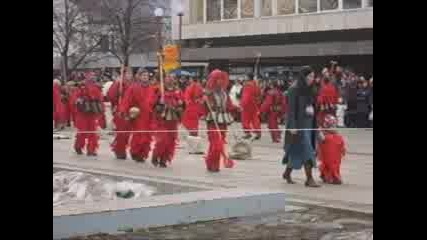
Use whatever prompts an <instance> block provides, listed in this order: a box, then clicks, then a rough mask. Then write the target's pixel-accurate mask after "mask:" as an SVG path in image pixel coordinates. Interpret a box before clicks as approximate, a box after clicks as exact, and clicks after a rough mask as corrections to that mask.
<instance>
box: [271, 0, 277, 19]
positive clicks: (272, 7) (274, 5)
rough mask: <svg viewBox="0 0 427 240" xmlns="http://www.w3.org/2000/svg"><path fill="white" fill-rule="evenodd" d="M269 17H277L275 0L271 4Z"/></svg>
mask: <svg viewBox="0 0 427 240" xmlns="http://www.w3.org/2000/svg"><path fill="white" fill-rule="evenodd" d="M271 16H277V0H272V2H271Z"/></svg>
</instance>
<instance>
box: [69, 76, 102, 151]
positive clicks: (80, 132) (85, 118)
mask: <svg viewBox="0 0 427 240" xmlns="http://www.w3.org/2000/svg"><path fill="white" fill-rule="evenodd" d="M73 101H75V102H74V105H75V109H76V111H75V119H74V125H75V127H76V128H77V135H76V141H75V144H74V150H75V151H76V153H77V154H79V155H80V154H82V153H83V152H82V149H83V148H84V147H85V145H86V140H87V146H86V148H87V155H88V156H96V155H97V153H96V150H97V149H98V146H99V145H98V140H99V136H98V134H97V133H95V131H97V128H98V119H99V118H100V116H101V114H103V113H104V105H103V104H102V101H103V96H102V92H101V90H100V89H99V88H98V86H97V85H96V84H95V82H94V81H93V76H92V75H91V74H87V76H86V82H85V83H84V84H81V85H80V87H79V89H78V90H77V92H76V94H75V96H73ZM86 131H88V132H90V133H87V132H86Z"/></svg>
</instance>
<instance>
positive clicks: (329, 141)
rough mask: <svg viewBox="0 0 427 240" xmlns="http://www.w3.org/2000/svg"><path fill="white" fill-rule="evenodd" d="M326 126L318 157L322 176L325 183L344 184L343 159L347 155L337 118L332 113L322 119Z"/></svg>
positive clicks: (321, 135)
mask: <svg viewBox="0 0 427 240" xmlns="http://www.w3.org/2000/svg"><path fill="white" fill-rule="evenodd" d="M322 123H323V125H322V127H323V128H324V129H323V130H322V131H321V134H320V142H319V150H318V158H319V160H320V166H319V170H320V178H321V179H322V180H323V182H325V183H329V184H342V179H341V171H340V169H341V161H342V159H343V157H344V156H345V153H346V149H345V141H344V138H343V137H342V136H341V135H340V134H339V133H338V132H336V131H335V130H332V129H331V128H336V125H337V120H336V118H335V117H334V116H333V115H331V114H327V115H325V119H324V120H323V121H322Z"/></svg>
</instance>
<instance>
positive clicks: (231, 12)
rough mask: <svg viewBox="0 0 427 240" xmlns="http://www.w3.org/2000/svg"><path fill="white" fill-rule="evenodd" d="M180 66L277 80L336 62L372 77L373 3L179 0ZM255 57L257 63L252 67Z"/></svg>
mask: <svg viewBox="0 0 427 240" xmlns="http://www.w3.org/2000/svg"><path fill="white" fill-rule="evenodd" d="M182 6H183V12H184V16H183V17H182V24H181V26H180V25H179V18H178V17H177V16H174V17H173V20H172V24H173V28H172V36H173V38H174V39H179V31H180V30H181V36H182V41H181V42H182V45H183V50H182V59H183V61H190V62H192V61H194V62H201V61H203V62H209V63H210V64H212V65H214V66H220V67H221V68H223V69H225V70H228V71H230V73H232V74H234V75H239V74H244V73H247V72H253V71H254V70H255V71H256V72H259V73H260V74H261V75H267V76H268V75H270V76H272V75H278V74H282V73H284V72H292V71H297V70H298V67H299V66H302V65H314V66H317V67H320V66H322V65H324V64H326V63H328V62H329V61H330V60H337V61H339V62H340V63H341V64H343V65H348V66H351V67H352V68H354V70H356V71H359V72H363V73H366V74H368V73H370V72H372V58H373V0H182ZM256 56H261V57H260V62H259V65H258V67H257V69H254V68H255V64H254V62H255V61H256V60H255V59H256Z"/></svg>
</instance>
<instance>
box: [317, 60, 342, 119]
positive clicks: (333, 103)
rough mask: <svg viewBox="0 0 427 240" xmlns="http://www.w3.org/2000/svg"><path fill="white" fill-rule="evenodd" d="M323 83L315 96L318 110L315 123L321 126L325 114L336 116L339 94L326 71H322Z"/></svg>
mask: <svg viewBox="0 0 427 240" xmlns="http://www.w3.org/2000/svg"><path fill="white" fill-rule="evenodd" d="M322 73H323V81H322V82H321V87H320V90H319V92H318V94H317V99H316V105H317V109H318V114H317V121H318V124H319V125H322V121H323V120H324V119H325V116H326V115H327V114H332V115H333V116H335V115H336V109H337V104H338V103H339V98H340V96H339V92H338V89H337V87H336V86H335V85H334V84H333V83H332V81H331V75H330V73H329V72H328V69H326V68H325V69H324V70H323V71H322Z"/></svg>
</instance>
